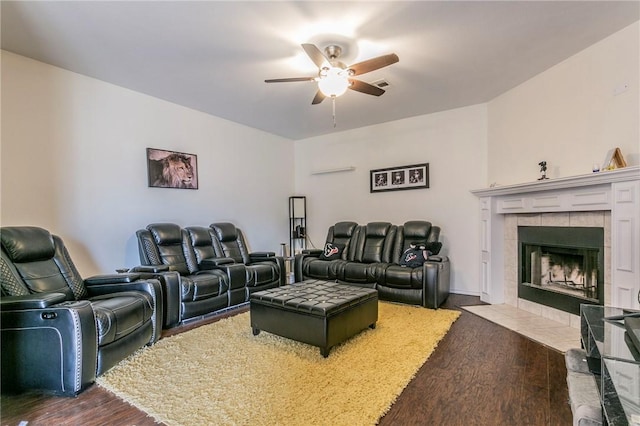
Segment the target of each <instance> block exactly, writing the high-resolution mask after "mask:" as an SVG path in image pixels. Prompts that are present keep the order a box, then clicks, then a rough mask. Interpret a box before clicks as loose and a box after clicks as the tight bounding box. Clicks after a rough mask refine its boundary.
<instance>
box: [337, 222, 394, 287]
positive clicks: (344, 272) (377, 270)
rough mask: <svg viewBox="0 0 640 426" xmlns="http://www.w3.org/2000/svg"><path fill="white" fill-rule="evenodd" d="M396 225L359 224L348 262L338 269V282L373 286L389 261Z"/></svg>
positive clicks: (386, 223) (380, 223)
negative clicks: (351, 254)
mask: <svg viewBox="0 0 640 426" xmlns="http://www.w3.org/2000/svg"><path fill="white" fill-rule="evenodd" d="M396 230H397V227H396V226H395V225H392V224H390V223H388V222H370V223H367V224H366V225H363V226H360V229H359V230H358V236H357V239H356V241H355V243H354V247H353V248H354V249H353V250H352V253H353V256H352V257H351V258H349V259H348V260H349V262H347V263H345V264H344V265H343V266H342V267H341V268H339V269H338V272H337V275H338V276H337V279H338V281H339V282H346V283H349V284H355V285H361V286H366V287H375V284H376V281H377V279H378V276H379V275H381V274H382V273H383V272H384V269H385V268H386V266H387V265H388V264H389V263H390V262H391V249H392V244H393V240H394V238H395V236H396Z"/></svg>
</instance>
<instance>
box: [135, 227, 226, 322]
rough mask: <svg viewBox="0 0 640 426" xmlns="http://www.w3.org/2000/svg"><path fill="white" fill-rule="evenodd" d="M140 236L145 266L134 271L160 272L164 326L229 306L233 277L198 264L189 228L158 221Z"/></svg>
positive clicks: (139, 232)
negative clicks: (192, 248) (205, 268)
mask: <svg viewBox="0 0 640 426" xmlns="http://www.w3.org/2000/svg"><path fill="white" fill-rule="evenodd" d="M136 236H137V238H138V249H139V254H140V262H141V263H142V265H141V266H139V267H136V268H133V269H132V271H136V272H144V273H153V274H156V275H154V276H156V277H157V278H158V279H160V281H161V283H162V284H163V290H164V297H165V305H166V312H165V318H164V328H171V327H175V326H176V325H179V324H181V323H183V322H184V321H185V320H189V319H194V318H197V317H200V316H203V315H207V314H210V313H213V312H215V311H219V310H221V309H224V308H226V307H228V306H229V294H228V291H229V288H230V285H229V283H230V277H229V276H228V275H227V274H226V273H225V271H224V270H222V269H220V268H215V267H211V268H208V270H201V269H200V268H199V267H198V262H197V260H196V259H195V253H194V252H193V251H191V250H190V249H189V247H190V246H191V243H190V240H189V235H188V234H187V231H186V230H184V229H182V228H180V226H178V225H176V224H173V223H154V224H150V225H149V226H147V227H146V229H140V230H138V231H137V232H136ZM166 271H171V272H177V273H178V274H179V276H176V274H175V273H173V274H166ZM233 287H234V286H231V288H233Z"/></svg>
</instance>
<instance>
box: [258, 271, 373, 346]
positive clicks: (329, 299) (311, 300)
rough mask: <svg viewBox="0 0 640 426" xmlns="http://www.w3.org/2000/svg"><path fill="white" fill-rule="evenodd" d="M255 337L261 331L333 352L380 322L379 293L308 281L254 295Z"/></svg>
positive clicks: (347, 286) (325, 282)
mask: <svg viewBox="0 0 640 426" xmlns="http://www.w3.org/2000/svg"><path fill="white" fill-rule="evenodd" d="M250 312H251V328H252V329H253V335H254V336H255V335H258V333H260V331H261V330H264V331H268V332H269V333H273V334H277V335H279V336H282V337H287V338H289V339H293V340H297V341H299V342H303V343H308V344H310V345H313V346H318V347H319V348H320V353H321V354H322V356H324V357H325V358H326V357H327V356H329V351H330V350H331V348H332V347H333V346H335V345H337V344H339V343H342V342H344V341H345V340H347V339H348V338H350V337H352V336H354V335H356V334H357V333H359V332H360V331H362V330H364V329H365V328H367V327H371V328H375V327H376V321H378V291H377V290H374V289H370V288H361V287H355V286H350V285H344V284H338V283H333V282H327V281H319V280H308V281H302V282H299V283H295V284H291V285H286V286H283V287H278V288H273V289H270V290H265V291H259V292H256V293H253V294H252V295H251V300H250Z"/></svg>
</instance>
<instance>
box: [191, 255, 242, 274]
mask: <svg viewBox="0 0 640 426" xmlns="http://www.w3.org/2000/svg"><path fill="white" fill-rule="evenodd" d="M234 263H236V261H235V260H233V259H232V258H230V257H210V258H208V259H202V262H200V264H199V265H198V267H199V268H200V269H202V270H205V271H207V270H211V269H218V268H219V267H220V266H222V265H231V264H234Z"/></svg>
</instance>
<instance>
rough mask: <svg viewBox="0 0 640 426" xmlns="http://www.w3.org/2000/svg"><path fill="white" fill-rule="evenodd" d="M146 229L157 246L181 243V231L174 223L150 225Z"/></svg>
mask: <svg viewBox="0 0 640 426" xmlns="http://www.w3.org/2000/svg"><path fill="white" fill-rule="evenodd" d="M147 229H148V230H149V232H151V235H153V239H154V240H155V242H156V244H158V245H166V244H180V243H181V242H182V234H181V232H182V230H181V229H180V227H179V226H178V225H176V224H175V223H152V224H151V225H149V226H147Z"/></svg>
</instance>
